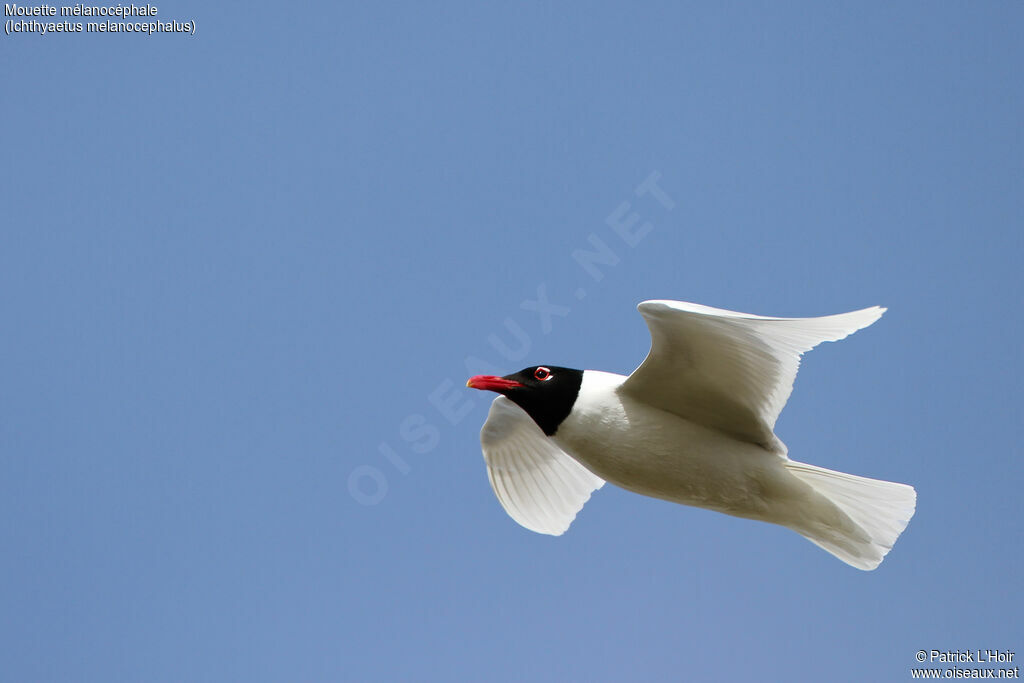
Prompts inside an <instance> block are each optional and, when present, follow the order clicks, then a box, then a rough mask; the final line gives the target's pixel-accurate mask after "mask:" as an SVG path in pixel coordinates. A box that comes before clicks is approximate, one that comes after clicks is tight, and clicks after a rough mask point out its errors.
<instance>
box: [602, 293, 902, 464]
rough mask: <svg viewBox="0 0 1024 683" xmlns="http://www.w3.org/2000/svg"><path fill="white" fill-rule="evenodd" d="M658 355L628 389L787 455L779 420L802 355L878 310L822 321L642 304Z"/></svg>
mask: <svg viewBox="0 0 1024 683" xmlns="http://www.w3.org/2000/svg"><path fill="white" fill-rule="evenodd" d="M638 309H639V311H640V313H641V314H642V315H643V316H644V319H645V320H646V321H647V327H648V328H649V329H650V332H651V351H650V353H649V354H648V355H647V358H646V359H645V360H644V362H643V363H642V364H641V365H640V367H638V368H637V369H636V370H635V371H634V372H633V374H632V375H630V376H629V378H627V379H626V381H625V382H624V383H623V384H622V386H621V388H620V391H622V392H625V393H627V394H629V395H630V396H632V397H633V398H635V399H638V400H641V401H644V402H645V403H647V404H649V405H653V406H655V407H657V408H660V409H662V410H665V411H668V412H670V413H673V414H675V415H679V416H680V417H685V418H687V419H689V420H692V421H694V422H697V423H699V424H703V425H705V426H708V427H712V428H714V429H718V430H721V431H724V432H727V433H729V434H732V435H733V436H735V437H737V438H740V439H743V440H745V441H751V442H753V443H759V444H763V445H765V446H766V447H768V448H770V449H772V450H775V451H777V452H779V453H783V454H784V453H785V452H786V447H785V446H784V445H783V444H782V442H781V441H779V440H778V439H777V438H776V437H775V434H774V428H775V420H776V419H777V418H778V416H779V413H780V412H781V411H782V408H783V406H785V405H786V401H787V400H788V399H789V395H790V393H791V392H792V391H793V380H794V379H795V378H796V372H797V368H798V367H799V366H800V355H801V354H802V353H804V352H805V351H809V350H810V349H812V348H814V347H815V346H817V345H818V344H820V343H821V342H824V341H837V340H839V339H842V338H844V337H846V336H847V335H850V334H852V333H854V332H856V331H857V330H859V329H861V328H864V327H867V326H868V325H870V324H871V323H873V322H875V321H876V320H878V318H880V317H881V315H882V313H884V312H885V309H884V308H881V307H878V306H874V307H872V308H865V309H863V310H860V311H853V312H851V313H841V314H839V315H830V316H825V317H822V318H765V317H762V316H759V315H750V314H747V313H737V312H735V311H725V310H721V309H718V308H711V307H709V306H701V305H699V304H691V303H687V302H684V301H644V302H643V303H641V304H640V305H639V306H638Z"/></svg>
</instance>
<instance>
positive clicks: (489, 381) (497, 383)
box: [466, 375, 523, 393]
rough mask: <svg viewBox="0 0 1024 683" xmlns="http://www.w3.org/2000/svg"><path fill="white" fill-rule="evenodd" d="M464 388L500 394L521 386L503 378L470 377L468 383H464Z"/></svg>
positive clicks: (492, 376) (490, 376) (487, 376)
mask: <svg viewBox="0 0 1024 683" xmlns="http://www.w3.org/2000/svg"><path fill="white" fill-rule="evenodd" d="M466 386H467V387H469V388H471V389H487V390H488V391H497V392H499V393H500V392H502V391H505V390H507V389H515V388H516V387H521V386H523V385H522V384H520V383H519V382H517V381H515V380H514V379H505V378H504V377H495V376H494V375H477V376H476V377H470V378H469V381H468V382H466Z"/></svg>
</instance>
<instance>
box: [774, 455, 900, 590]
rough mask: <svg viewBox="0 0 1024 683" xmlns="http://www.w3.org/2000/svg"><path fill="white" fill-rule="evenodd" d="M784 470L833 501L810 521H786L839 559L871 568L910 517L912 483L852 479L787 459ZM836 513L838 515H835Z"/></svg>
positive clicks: (845, 475) (863, 567) (878, 562)
mask: <svg viewBox="0 0 1024 683" xmlns="http://www.w3.org/2000/svg"><path fill="white" fill-rule="evenodd" d="M785 466H786V469H787V470H789V472H790V473H791V474H793V475H794V476H796V477H797V479H799V480H800V481H802V482H804V483H805V484H807V485H809V486H810V487H811V488H812V489H814V491H815V492H816V493H818V494H820V495H821V496H823V497H824V498H825V499H826V500H828V501H829V502H830V503H832V505H830V506H827V507H828V508H829V509H827V510H825V509H821V506H818V507H819V511H820V512H821V514H819V515H816V516H815V517H814V518H813V519H812V520H811V521H801V522H800V523H799V525H797V524H791V525H788V526H790V528H792V529H793V530H794V531H796V532H797V533H799V534H800V535H801V536H803V537H804V538H806V539H807V540H809V541H811V542H812V543H814V544H816V545H818V546H819V547H821V548H823V549H825V550H827V551H828V552H830V553H832V554H833V555H835V556H836V557H838V558H839V559H840V560H842V561H843V562H846V563H847V564H849V565H852V566H854V567H856V568H857V569H863V570H865V571H868V570H871V569H874V568H875V567H877V566H878V565H879V564H880V563H881V562H882V559H883V558H884V557H885V555H886V553H888V552H889V550H891V549H892V546H893V544H894V543H896V539H897V538H899V536H900V534H901V533H903V530H904V529H905V528H906V526H907V523H908V522H910V518H911V517H913V516H914V509H915V507H916V505H917V492H916V491H914V487H912V486H907V485H906V484H897V483H895V482H891V481H880V480H878V479H868V478H866V477H857V476H854V475H852V474H844V473H842V472H834V471H832V470H827V469H825V468H824V467H815V466H814V465H808V464H806V463H802V462H794V461H792V460H789V461H787V462H786V463H785ZM836 508H838V512H840V513H842V514H837V510H836Z"/></svg>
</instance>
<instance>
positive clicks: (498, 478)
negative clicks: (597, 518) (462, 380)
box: [480, 396, 604, 536]
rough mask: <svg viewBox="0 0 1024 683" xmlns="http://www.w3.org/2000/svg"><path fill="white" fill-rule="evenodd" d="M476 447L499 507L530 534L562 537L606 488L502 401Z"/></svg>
mask: <svg viewBox="0 0 1024 683" xmlns="http://www.w3.org/2000/svg"><path fill="white" fill-rule="evenodd" d="M480 445H481V447H482V448H483V452H484V460H485V461H486V462H487V476H488V478H489V479H490V481H491V487H492V488H493V489H494V493H495V494H496V495H497V496H498V501H499V502H500V503H501V505H502V507H504V508H505V511H506V512H507V513H508V514H509V516H511V517H512V519H514V520H515V521H516V522H518V523H519V524H521V525H522V526H524V527H526V528H527V529H530V530H531V531H536V532H538V533H541V534H551V535H552V536H560V535H561V534H563V533H565V530H566V529H568V528H569V525H570V524H572V521H573V520H574V519H576V513H577V512H579V511H580V509H581V508H582V507H583V504H584V503H586V502H587V500H589V499H590V494H591V493H592V492H593V491H595V490H596V489H599V488H601V487H602V486H603V485H604V480H602V479H600V478H599V477H597V476H595V475H593V474H591V473H590V472H589V471H588V470H587V469H586V468H585V467H583V466H582V465H580V464H579V463H578V462H576V461H575V460H573V459H572V457H570V456H569V455H566V454H565V453H564V452H562V450H561V449H559V448H558V446H556V445H555V444H554V443H553V442H552V441H551V439H549V438H548V437H547V436H545V435H544V432H542V431H541V430H540V427H538V426H537V424H536V423H535V422H534V421H533V420H532V419H531V418H530V416H529V415H527V414H526V413H525V412H524V411H523V409H522V408H520V407H519V406H517V405H516V404H515V403H513V402H512V401H510V400H508V399H507V398H505V397H504V396H499V397H498V398H496V399H494V401H493V402H492V403H491V410H490V412H489V413H488V415H487V421H486V422H485V423H484V426H483V429H482V430H480Z"/></svg>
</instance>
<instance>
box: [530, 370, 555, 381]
mask: <svg viewBox="0 0 1024 683" xmlns="http://www.w3.org/2000/svg"><path fill="white" fill-rule="evenodd" d="M533 376H534V378H536V379H539V380H540V381H541V382H543V381H544V380H546V379H551V371H550V370H548V369H547V368H543V367H541V368H537V369H536V370H534V371H533Z"/></svg>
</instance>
